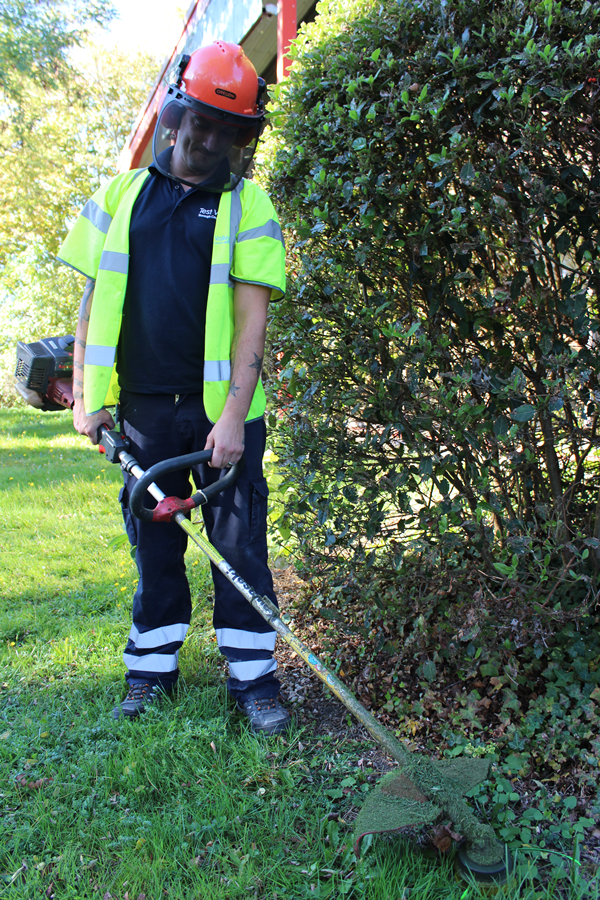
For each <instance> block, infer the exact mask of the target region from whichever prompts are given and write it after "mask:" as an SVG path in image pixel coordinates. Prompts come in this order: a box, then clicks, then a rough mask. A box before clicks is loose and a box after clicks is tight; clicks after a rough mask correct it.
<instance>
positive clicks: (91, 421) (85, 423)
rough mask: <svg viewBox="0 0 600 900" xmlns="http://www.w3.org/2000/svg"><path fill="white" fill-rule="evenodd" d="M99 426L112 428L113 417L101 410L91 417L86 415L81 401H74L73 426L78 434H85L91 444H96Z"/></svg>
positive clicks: (106, 411) (105, 410)
mask: <svg viewBox="0 0 600 900" xmlns="http://www.w3.org/2000/svg"><path fill="white" fill-rule="evenodd" d="M101 425H108V427H109V428H114V427H115V423H114V420H113V417H112V416H111V414H110V413H109V411H108V410H107V409H101V410H99V412H97V413H94V414H93V415H91V416H88V415H86V412H85V407H84V405H83V400H75V404H74V406H73V426H74V428H75V431H78V432H79V434H85V435H87V437H89V439H90V441H91V442H92V444H97V443H98V429H99V428H100V426H101Z"/></svg>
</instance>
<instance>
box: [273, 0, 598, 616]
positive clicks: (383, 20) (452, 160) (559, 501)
mask: <svg viewBox="0 0 600 900" xmlns="http://www.w3.org/2000/svg"><path fill="white" fill-rule="evenodd" d="M599 25H600V8H599V7H598V4H593V3H589V2H587V0H567V2H562V3H559V2H555V0H511V2H494V0H492V2H489V0H486V2H483V0H468V2H466V0H444V2H442V0H421V2H416V3H415V2H409V0H399V2H391V0H383V2H380V0H377V2H371V0H354V2H350V0H347V2H345V3H337V2H336V3H333V2H332V3H328V4H322V6H321V15H320V17H319V18H318V19H317V21H316V22H315V23H313V24H312V25H310V26H308V28H306V30H305V31H304V33H303V35H302V36H301V38H300V40H299V41H298V42H297V44H296V49H295V51H294V56H295V61H294V65H293V67H292V71H291V75H290V77H289V78H288V79H287V81H286V82H284V83H283V84H282V85H281V86H278V88H277V89H276V91H275V98H274V99H275V101H276V105H278V107H279V108H278V110H277V111H276V117H275V122H276V125H277V127H276V128H275V130H274V133H273V138H272V141H273V144H274V146H271V147H270V148H269V153H268V157H269V159H270V171H269V185H268V187H269V190H270V191H271V193H272V195H273V196H274V197H276V198H278V202H279V209H280V212H281V214H282V218H283V220H284V224H285V227H286V231H287V240H288V249H289V251H290V257H291V267H292V274H291V289H290V294H289V297H288V299H287V300H286V301H284V302H283V303H282V304H279V305H278V306H277V307H276V308H274V320H275V328H274V330H275V332H276V337H275V339H274V347H273V349H274V353H275V354H276V357H277V359H278V363H277V366H276V369H275V372H274V379H273V382H274V383H273V390H274V399H275V402H276V403H278V404H281V403H282V398H283V397H285V396H287V398H288V399H287V401H286V402H285V404H284V406H285V416H284V417H283V418H282V420H281V422H280V425H279V427H278V439H279V448H278V449H279V454H280V457H281V460H282V462H283V464H284V467H285V466H287V470H288V472H289V478H288V484H287V490H288V494H287V496H288V501H289V503H288V513H287V516H286V517H285V518H284V521H283V525H284V526H285V527H286V528H291V529H292V530H293V531H294V532H295V534H296V537H297V539H298V540H299V542H300V544H301V547H302V549H303V551H304V553H305V554H307V555H308V558H309V560H310V562H311V564H312V565H316V566H319V567H320V568H321V570H322V571H325V572H326V571H329V570H331V569H332V568H334V567H335V568H336V569H337V570H338V571H341V573H342V579H344V578H346V579H347V578H348V577H349V576H351V577H352V578H354V579H355V581H356V583H357V584H358V586H359V588H360V590H361V591H363V593H369V592H371V593H373V594H375V595H379V596H381V597H383V596H389V588H390V586H392V588H393V586H394V585H397V584H400V583H402V584H404V585H406V579H407V577H408V575H409V574H410V573H412V574H413V575H415V573H416V575H415V577H417V576H418V577H420V578H421V580H422V581H423V583H425V582H426V581H427V579H429V578H431V573H432V571H433V569H432V566H434V567H435V566H438V567H439V566H441V567H442V570H443V571H445V572H446V573H448V572H450V573H454V577H460V576H461V573H462V575H463V576H465V577H466V574H468V575H470V574H471V573H476V572H482V573H485V576H486V578H487V579H488V582H489V580H490V579H491V582H490V583H493V580H494V579H497V580H498V583H499V584H500V583H501V582H502V581H503V580H506V579H509V580H511V582H512V583H517V582H518V583H519V590H521V591H523V592H525V595H526V596H529V597H535V598H536V599H538V600H539V597H540V596H543V594H544V592H546V591H547V590H548V585H550V584H558V583H561V584H562V587H561V591H562V595H563V596H565V597H570V598H571V600H578V601H580V600H582V599H583V598H585V597H590V596H593V595H594V594H595V592H596V590H597V588H596V587H595V586H594V585H595V575H594V564H595V565H597V564H598V562H600V552H599V548H600V540H599V539H600V499H599V498H600V495H599V491H600V450H599V447H600V440H599V437H598V414H599V405H600V384H599V381H598V377H599V374H600V353H599V349H600V322H599V313H600V309H599V286H600V260H599V256H598V252H599V251H598V243H597V238H598V227H599V200H600V175H599V167H598V161H599V151H600V129H599V125H600V122H599V120H598V111H597V101H598V96H599V93H600V85H599V83H600V73H599V71H598V51H599V48H600V34H599V30H598V26H599ZM465 573H466V574H465ZM445 577H446V576H445ZM477 577H479V576H477ZM386 592H387V593H386Z"/></svg>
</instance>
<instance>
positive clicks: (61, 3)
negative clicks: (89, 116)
mask: <svg viewBox="0 0 600 900" xmlns="http://www.w3.org/2000/svg"><path fill="white" fill-rule="evenodd" d="M114 14H115V9H114V7H112V5H111V4H110V3H109V2H108V0H96V2H93V3H88V2H85V0H71V2H65V0H3V4H2V7H1V8H0V97H1V99H2V101H3V103H6V101H7V100H12V101H14V102H17V103H18V101H19V100H20V98H21V91H22V87H23V84H27V83H29V82H34V83H35V84H37V85H38V86H39V87H42V88H45V89H54V88H57V87H58V86H60V85H64V84H65V83H66V82H67V81H68V80H69V77H70V75H71V73H72V67H71V64H70V61H69V51H70V50H71V49H72V48H73V47H74V46H76V45H79V44H81V43H82V41H83V40H84V39H85V38H86V37H87V36H88V33H89V28H90V26H93V25H106V24H107V23H108V22H109V21H110V19H111V18H112V17H113V16H114Z"/></svg>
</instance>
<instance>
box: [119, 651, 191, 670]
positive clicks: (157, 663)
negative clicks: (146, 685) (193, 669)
mask: <svg viewBox="0 0 600 900" xmlns="http://www.w3.org/2000/svg"><path fill="white" fill-rule="evenodd" d="M178 659H179V650H178V651H177V652H176V653H147V654H146V655H145V656H134V655H133V653H124V654H123V662H124V663H125V665H126V666H127V668H128V669H129V671H130V672H174V671H175V669H176V668H177V660H178Z"/></svg>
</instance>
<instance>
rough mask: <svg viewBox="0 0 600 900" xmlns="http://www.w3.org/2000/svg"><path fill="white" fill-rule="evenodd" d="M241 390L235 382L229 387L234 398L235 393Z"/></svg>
mask: <svg viewBox="0 0 600 900" xmlns="http://www.w3.org/2000/svg"><path fill="white" fill-rule="evenodd" d="M239 389H240V386H239V384H236V383H235V381H232V382H231V384H230V385H229V393H230V394H231V396H232V397H235V392H236V391H239Z"/></svg>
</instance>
